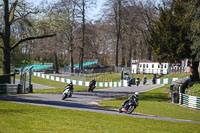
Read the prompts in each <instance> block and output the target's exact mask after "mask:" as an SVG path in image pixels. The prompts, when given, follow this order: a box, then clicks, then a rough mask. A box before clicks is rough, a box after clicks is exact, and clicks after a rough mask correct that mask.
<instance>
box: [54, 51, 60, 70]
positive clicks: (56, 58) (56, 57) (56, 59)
mask: <svg viewBox="0 0 200 133" xmlns="http://www.w3.org/2000/svg"><path fill="white" fill-rule="evenodd" d="M54 56H55V67H56V73H59V68H58V55H57V53H56V52H54Z"/></svg>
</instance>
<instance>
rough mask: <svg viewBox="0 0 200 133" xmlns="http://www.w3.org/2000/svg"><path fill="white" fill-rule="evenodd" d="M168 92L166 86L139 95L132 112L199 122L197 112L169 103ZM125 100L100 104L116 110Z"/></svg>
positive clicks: (198, 112)
mask: <svg viewBox="0 0 200 133" xmlns="http://www.w3.org/2000/svg"><path fill="white" fill-rule="evenodd" d="M168 91H169V85H166V86H164V87H161V88H158V89H154V90H151V91H148V92H144V93H141V94H140V99H139V106H138V107H137V108H136V109H135V111H134V112H135V113H142V114H148V115H154V116H160V117H168V118H176V119H185V120H194V121H200V111H199V110H192V109H189V108H185V107H181V106H179V105H176V104H172V103H170V102H169V99H168ZM125 99H127V97H125V98H123V99H115V100H107V101H101V102H100V104H101V105H103V106H107V107H112V108H117V109H118V108H119V107H120V106H121V104H122V102H123V101H124V100H125Z"/></svg>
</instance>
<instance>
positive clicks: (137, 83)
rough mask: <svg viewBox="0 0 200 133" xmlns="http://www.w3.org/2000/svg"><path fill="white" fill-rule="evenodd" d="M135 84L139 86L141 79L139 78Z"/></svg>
mask: <svg viewBox="0 0 200 133" xmlns="http://www.w3.org/2000/svg"><path fill="white" fill-rule="evenodd" d="M135 82H136V85H137V86H139V84H140V79H139V78H136V80H135Z"/></svg>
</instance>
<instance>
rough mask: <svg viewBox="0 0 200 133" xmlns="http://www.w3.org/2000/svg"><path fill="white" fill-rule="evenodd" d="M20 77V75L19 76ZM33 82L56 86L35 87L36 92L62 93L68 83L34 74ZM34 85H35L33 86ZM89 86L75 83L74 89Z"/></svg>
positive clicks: (82, 89)
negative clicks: (47, 87)
mask: <svg viewBox="0 0 200 133" xmlns="http://www.w3.org/2000/svg"><path fill="white" fill-rule="evenodd" d="M17 78H18V79H19V76H17ZM31 82H32V83H36V84H41V85H45V86H50V87H54V88H52V89H34V90H33V92H34V93H60V92H63V90H64V86H65V85H66V83H62V82H58V81H53V80H48V79H44V78H40V77H36V76H32V81H31ZM33 87H34V86H33ZM103 88H105V87H96V88H95V89H103ZM87 90H88V87H87V86H79V85H74V91H87Z"/></svg>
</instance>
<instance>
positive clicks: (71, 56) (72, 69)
mask: <svg viewBox="0 0 200 133" xmlns="http://www.w3.org/2000/svg"><path fill="white" fill-rule="evenodd" d="M70 62H71V73H73V72H74V58H73V50H71V51H70Z"/></svg>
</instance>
